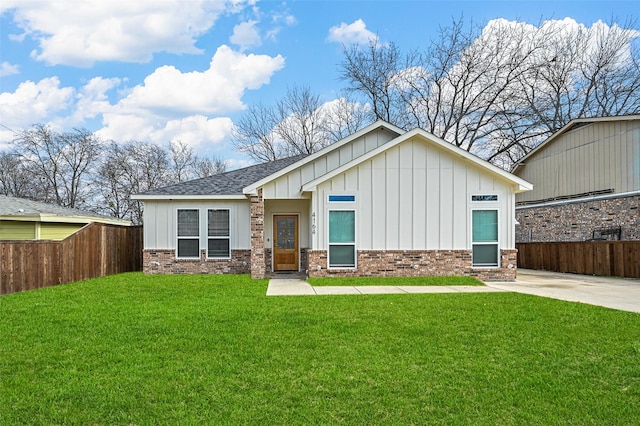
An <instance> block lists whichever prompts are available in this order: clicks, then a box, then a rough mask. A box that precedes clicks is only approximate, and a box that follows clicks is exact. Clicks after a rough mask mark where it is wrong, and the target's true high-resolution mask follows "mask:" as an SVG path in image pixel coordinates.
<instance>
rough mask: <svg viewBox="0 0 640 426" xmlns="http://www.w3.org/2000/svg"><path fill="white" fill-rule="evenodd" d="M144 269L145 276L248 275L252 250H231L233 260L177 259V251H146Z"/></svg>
mask: <svg viewBox="0 0 640 426" xmlns="http://www.w3.org/2000/svg"><path fill="white" fill-rule="evenodd" d="M142 268H143V271H144V273H145V274H248V273H250V272H251V250H231V259H207V253H206V250H201V252H200V259H176V251H175V250H153V249H151V250H144V251H143V253H142Z"/></svg>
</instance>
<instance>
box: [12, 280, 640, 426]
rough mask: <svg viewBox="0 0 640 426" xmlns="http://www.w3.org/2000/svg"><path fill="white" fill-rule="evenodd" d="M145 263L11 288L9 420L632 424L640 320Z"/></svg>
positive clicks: (639, 401)
mask: <svg viewBox="0 0 640 426" xmlns="http://www.w3.org/2000/svg"><path fill="white" fill-rule="evenodd" d="M266 287H267V281H266V280H262V281H253V280H251V279H249V278H248V277H247V276H203V275H190V276H144V275H142V274H139V273H130V274H122V275H117V276H112V277H107V278H101V279H96V280H90V281H85V282H81V283H75V284H68V285H62V286H58V287H53V288H48V289H43V290H36V291H31V292H26V293H20V294H14V295H9V296H2V297H0V424H2V425H15V424H130V425H143V424H269V425H271V424H287V425H289V424H301V425H302V424H304V425H307V424H358V425H360V424H389V425H397V424H470V425H499V424H513V425H522V424H544V425H547V424H581V425H582V424H593V425H602V424H607V425H615V424H619V425H626V424H635V423H637V421H638V419H639V418H640V315H638V314H634V313H629V312H620V311H614V310H609V309H605V308H600V307H595V306H588V305H580V304H575V303H569V302H561V301H557V300H551V299H543V298H537V297H534V296H527V295H521V294H514V293H474V294H468V293H455V294H417V295H414V294H412V295H408V294H402V295H376V296H332V297H321V296H315V297H304V296H298V297H295V296H294V297H265V292H266Z"/></svg>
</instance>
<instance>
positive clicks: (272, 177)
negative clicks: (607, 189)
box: [134, 121, 532, 279]
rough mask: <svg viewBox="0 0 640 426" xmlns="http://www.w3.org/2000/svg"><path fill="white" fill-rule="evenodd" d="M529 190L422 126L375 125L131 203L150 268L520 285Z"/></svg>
mask: <svg viewBox="0 0 640 426" xmlns="http://www.w3.org/2000/svg"><path fill="white" fill-rule="evenodd" d="M531 188H532V185H531V184H529V183H528V182H526V181H525V180H523V179H521V178H518V177H516V176H514V175H512V174H510V173H508V172H506V171H504V170H502V169H500V168H498V167H495V166H493V165H491V164H489V163H487V162H485V161H484V160H481V159H479V158H477V157H475V156H473V155H472V154H469V153H468V152H466V151H464V150H461V149H459V148H457V147H456V146H454V145H452V144H450V143H447V142H445V141H443V140H442V139H439V138H437V137H435V136H433V135H431V134H429V133H427V132H426V131H424V130H422V129H414V130H411V131H408V132H405V131H404V130H402V129H400V128H397V127H395V126H393V125H391V124H388V123H386V122H382V121H378V122H375V123H373V124H371V125H369V126H367V127H365V128H364V129H362V130H360V131H358V132H356V133H354V134H352V135H351V136H348V137H346V138H344V139H342V140H340V141H338V142H336V143H334V144H332V145H330V146H328V147H326V148H324V149H322V150H321V151H318V152H316V153H314V154H311V155H308V156H306V157H292V158H286V159H282V160H278V161H274V162H271V163H264V164H258V165H255V166H250V167H247V168H244V169H240V170H234V171H231V172H228V173H224V174H221V175H216V176H211V177H207V178H203V179H198V180H194V181H189V182H184V183H179V184H176V185H173V186H169V187H165V188H160V189H156V190H152V191H149V192H146V193H143V194H138V195H136V196H134V198H135V199H137V200H141V201H143V202H144V252H143V253H144V254H143V258H144V259H143V265H144V266H143V268H144V271H145V272H146V273H251V275H252V276H253V277H254V278H262V277H265V276H268V275H270V274H272V273H274V272H283V271H294V272H295V271H300V272H306V273H307V274H308V275H309V276H311V277H323V276H426V275H473V276H478V277H480V278H482V279H513V278H515V273H516V271H515V269H516V267H515V265H516V250H515V235H514V228H515V194H516V193H519V192H522V191H528V190H530V189H531Z"/></svg>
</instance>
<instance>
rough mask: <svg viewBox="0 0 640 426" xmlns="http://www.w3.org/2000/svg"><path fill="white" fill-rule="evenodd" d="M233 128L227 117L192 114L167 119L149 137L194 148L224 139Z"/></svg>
mask: <svg viewBox="0 0 640 426" xmlns="http://www.w3.org/2000/svg"><path fill="white" fill-rule="evenodd" d="M232 128H233V122H232V121H231V119H230V118H229V117H217V118H207V117H205V116H203V115H192V116H189V117H184V118H180V119H178V120H169V121H168V122H167V123H166V125H165V126H164V128H162V129H159V130H156V131H154V132H152V134H151V139H153V140H157V141H173V142H175V141H178V140H179V141H182V142H184V143H186V144H187V145H190V146H192V147H194V148H202V147H203V145H207V144H217V143H220V142H222V141H223V140H225V139H226V138H227V137H228V136H229V135H230V134H231V129H232Z"/></svg>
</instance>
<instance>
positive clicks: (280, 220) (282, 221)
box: [273, 215, 298, 271]
mask: <svg viewBox="0 0 640 426" xmlns="http://www.w3.org/2000/svg"><path fill="white" fill-rule="evenodd" d="M273 270H274V271H297V270H298V216H296V215H274V216H273Z"/></svg>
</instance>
